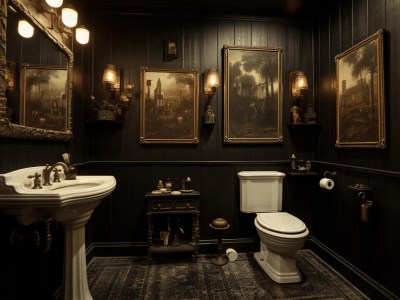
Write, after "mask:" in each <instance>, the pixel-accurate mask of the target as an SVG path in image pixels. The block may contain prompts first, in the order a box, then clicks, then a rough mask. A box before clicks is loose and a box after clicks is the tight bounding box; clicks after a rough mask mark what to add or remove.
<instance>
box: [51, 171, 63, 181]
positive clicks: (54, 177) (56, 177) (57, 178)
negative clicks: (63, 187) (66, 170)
mask: <svg viewBox="0 0 400 300" xmlns="http://www.w3.org/2000/svg"><path fill="white" fill-rule="evenodd" d="M53 172H54V176H53V182H61V181H60V172H61V169H57V168H54V170H53Z"/></svg>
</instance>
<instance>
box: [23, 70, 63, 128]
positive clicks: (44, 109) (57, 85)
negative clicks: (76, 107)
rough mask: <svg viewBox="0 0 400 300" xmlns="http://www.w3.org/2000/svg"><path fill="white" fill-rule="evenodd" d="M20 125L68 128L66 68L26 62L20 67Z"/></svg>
mask: <svg viewBox="0 0 400 300" xmlns="http://www.w3.org/2000/svg"><path fill="white" fill-rule="evenodd" d="M20 74H21V77H20V81H21V96H20V110H21V124H22V125H25V126H30V127H36V128H42V129H48V130H56V131H66V130H67V110H68V104H67V99H68V95H67V93H68V89H67V79H68V71H67V68H65V67H62V66H50V65H31V64H26V65H23V66H22V67H21V72H20Z"/></svg>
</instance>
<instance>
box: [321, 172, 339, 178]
mask: <svg viewBox="0 0 400 300" xmlns="http://www.w3.org/2000/svg"><path fill="white" fill-rule="evenodd" d="M336 175H337V173H336V171H325V173H324V177H325V178H330V179H333V178H335V177H336Z"/></svg>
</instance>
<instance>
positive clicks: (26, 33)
mask: <svg viewBox="0 0 400 300" xmlns="http://www.w3.org/2000/svg"><path fill="white" fill-rule="evenodd" d="M34 32H35V29H34V28H33V26H32V25H31V24H29V23H28V21H26V20H19V21H18V33H19V35H20V36H22V37H24V38H27V39H29V38H31V37H32V36H33V33H34Z"/></svg>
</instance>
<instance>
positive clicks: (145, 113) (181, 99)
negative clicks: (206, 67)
mask: <svg viewBox="0 0 400 300" xmlns="http://www.w3.org/2000/svg"><path fill="white" fill-rule="evenodd" d="M140 86H141V92H140V142H141V143H143V144H156V143H161V144H197V143H198V142H199V138H198V131H199V129H198V126H199V124H198V106H199V73H198V71H196V70H180V69H156V68H147V67H142V68H141V72H140Z"/></svg>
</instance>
